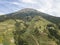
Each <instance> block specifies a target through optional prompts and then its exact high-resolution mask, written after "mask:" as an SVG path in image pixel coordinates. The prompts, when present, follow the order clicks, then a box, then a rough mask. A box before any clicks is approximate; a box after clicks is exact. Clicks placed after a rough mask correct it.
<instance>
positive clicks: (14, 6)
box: [0, 0, 60, 17]
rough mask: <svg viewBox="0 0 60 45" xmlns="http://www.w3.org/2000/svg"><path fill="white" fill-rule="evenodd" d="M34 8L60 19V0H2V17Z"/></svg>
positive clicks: (0, 8) (0, 12)
mask: <svg viewBox="0 0 60 45" xmlns="http://www.w3.org/2000/svg"><path fill="white" fill-rule="evenodd" d="M23 8H33V9H36V10H38V11H40V12H44V13H47V14H50V15H52V16H57V17H60V0H0V15H2V14H8V13H12V12H16V11H18V10H21V9H23Z"/></svg>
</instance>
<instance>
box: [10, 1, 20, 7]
mask: <svg viewBox="0 0 60 45" xmlns="http://www.w3.org/2000/svg"><path fill="white" fill-rule="evenodd" d="M10 4H14V5H18V6H19V5H20V3H19V2H10Z"/></svg>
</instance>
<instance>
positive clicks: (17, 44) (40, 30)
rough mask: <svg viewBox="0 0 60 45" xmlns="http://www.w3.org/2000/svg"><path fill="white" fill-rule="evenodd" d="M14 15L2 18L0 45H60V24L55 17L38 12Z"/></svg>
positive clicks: (0, 18) (0, 19)
mask: <svg viewBox="0 0 60 45" xmlns="http://www.w3.org/2000/svg"><path fill="white" fill-rule="evenodd" d="M34 12H35V13H34ZM13 14H14V13H12V15H11V14H8V15H3V16H0V45H1V44H2V45H60V22H59V21H57V22H55V21H54V20H57V19H55V18H54V17H53V16H52V17H53V20H52V17H51V19H50V18H48V16H49V15H47V14H45V15H44V13H38V12H37V11H36V10H32V11H26V12H25V11H24V10H23V11H21V12H20V13H19V12H16V13H15V14H14V15H13ZM21 14H22V15H21ZM41 15H42V16H41ZM43 15H44V16H43ZM49 17H50V16H49ZM45 18H46V19H45Z"/></svg>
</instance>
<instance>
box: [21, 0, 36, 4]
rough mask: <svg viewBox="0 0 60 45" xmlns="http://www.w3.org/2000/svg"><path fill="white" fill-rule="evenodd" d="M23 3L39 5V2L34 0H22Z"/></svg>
mask: <svg viewBox="0 0 60 45" xmlns="http://www.w3.org/2000/svg"><path fill="white" fill-rule="evenodd" d="M21 2H23V3H30V4H35V3H37V2H36V1H34V0H22V1H21Z"/></svg>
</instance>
